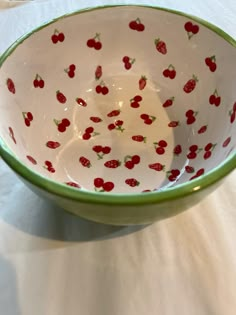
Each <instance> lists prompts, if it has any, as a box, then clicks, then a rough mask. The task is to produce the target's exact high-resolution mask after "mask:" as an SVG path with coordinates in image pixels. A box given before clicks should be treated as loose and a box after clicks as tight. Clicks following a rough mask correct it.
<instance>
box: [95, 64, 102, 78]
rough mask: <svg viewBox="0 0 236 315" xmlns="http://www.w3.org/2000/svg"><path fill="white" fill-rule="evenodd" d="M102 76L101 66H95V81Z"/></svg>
mask: <svg viewBox="0 0 236 315" xmlns="http://www.w3.org/2000/svg"><path fill="white" fill-rule="evenodd" d="M101 76H102V66H97V68H96V70H95V80H99V79H100V78H101Z"/></svg>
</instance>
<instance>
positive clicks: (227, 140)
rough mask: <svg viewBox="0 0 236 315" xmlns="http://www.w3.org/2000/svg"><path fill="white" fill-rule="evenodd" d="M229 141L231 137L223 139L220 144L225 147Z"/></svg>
mask: <svg viewBox="0 0 236 315" xmlns="http://www.w3.org/2000/svg"><path fill="white" fill-rule="evenodd" d="M230 141H231V137H228V138H227V139H225V141H224V142H223V144H222V147H223V148H226V147H227V146H228V145H229V143H230Z"/></svg>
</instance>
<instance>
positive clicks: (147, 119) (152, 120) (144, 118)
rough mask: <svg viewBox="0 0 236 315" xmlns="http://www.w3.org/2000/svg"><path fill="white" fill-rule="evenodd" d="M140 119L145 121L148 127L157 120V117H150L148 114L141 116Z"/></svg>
mask: <svg viewBox="0 0 236 315" xmlns="http://www.w3.org/2000/svg"><path fill="white" fill-rule="evenodd" d="M140 118H141V119H142V120H143V122H144V123H145V124H146V125H151V124H152V123H153V122H154V121H155V120H156V117H155V116H151V115H148V114H141V115H140Z"/></svg>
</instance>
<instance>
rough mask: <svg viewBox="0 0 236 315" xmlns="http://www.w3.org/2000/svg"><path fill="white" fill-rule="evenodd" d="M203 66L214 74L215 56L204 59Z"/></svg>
mask: <svg viewBox="0 0 236 315" xmlns="http://www.w3.org/2000/svg"><path fill="white" fill-rule="evenodd" d="M205 64H206V65H207V66H208V68H209V70H210V71H211V72H215V71H216V69H217V64H216V56H211V57H207V58H205Z"/></svg>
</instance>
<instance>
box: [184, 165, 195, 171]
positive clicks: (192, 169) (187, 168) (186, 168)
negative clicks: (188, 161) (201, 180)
mask: <svg viewBox="0 0 236 315" xmlns="http://www.w3.org/2000/svg"><path fill="white" fill-rule="evenodd" d="M185 170H186V172H187V173H194V168H193V167H192V166H189V165H186V166H185Z"/></svg>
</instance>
